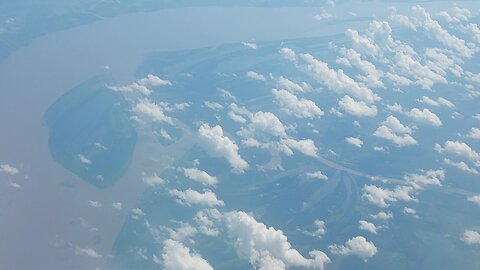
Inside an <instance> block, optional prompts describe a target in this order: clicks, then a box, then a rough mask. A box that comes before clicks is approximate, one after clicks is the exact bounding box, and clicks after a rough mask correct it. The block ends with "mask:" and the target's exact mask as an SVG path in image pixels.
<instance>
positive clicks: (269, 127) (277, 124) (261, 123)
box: [250, 111, 287, 137]
mask: <svg viewBox="0 0 480 270" xmlns="http://www.w3.org/2000/svg"><path fill="white" fill-rule="evenodd" d="M250 121H251V122H252V123H251V125H250V128H251V129H252V131H253V132H255V131H262V132H265V133H268V134H270V135H273V136H278V137H287V133H286V131H285V127H284V126H283V124H282V122H281V121H280V119H278V117H277V116H276V115H274V114H273V113H270V112H262V111H260V112H256V113H255V114H253V116H252V118H251V119H250Z"/></svg>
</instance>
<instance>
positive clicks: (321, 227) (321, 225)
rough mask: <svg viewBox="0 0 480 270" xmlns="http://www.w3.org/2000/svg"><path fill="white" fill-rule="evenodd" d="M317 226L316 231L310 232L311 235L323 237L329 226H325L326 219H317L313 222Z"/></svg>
mask: <svg viewBox="0 0 480 270" xmlns="http://www.w3.org/2000/svg"><path fill="white" fill-rule="evenodd" d="M313 225H314V226H315V231H313V232H310V233H308V234H309V235H310V236H313V237H317V238H322V236H324V235H325V234H326V233H327V228H326V227H325V221H323V220H320V219H316V220H315V221H314V222H313Z"/></svg>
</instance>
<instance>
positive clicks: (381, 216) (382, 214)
mask: <svg viewBox="0 0 480 270" xmlns="http://www.w3.org/2000/svg"><path fill="white" fill-rule="evenodd" d="M370 216H371V217H372V218H374V219H379V220H389V219H392V218H393V214H392V213H391V212H384V211H380V212H378V213H377V214H375V215H370Z"/></svg>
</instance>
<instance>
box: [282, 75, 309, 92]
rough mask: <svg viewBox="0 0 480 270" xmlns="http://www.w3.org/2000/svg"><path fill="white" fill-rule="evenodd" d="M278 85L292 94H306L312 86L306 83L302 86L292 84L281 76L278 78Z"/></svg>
mask: <svg viewBox="0 0 480 270" xmlns="http://www.w3.org/2000/svg"><path fill="white" fill-rule="evenodd" d="M278 85H279V86H280V88H283V89H286V90H288V91H290V92H292V93H293V92H305V91H306V90H309V89H310V85H308V84H307V83H306V82H302V83H301V85H300V84H298V83H295V82H292V81H291V80H289V79H287V78H285V77H283V76H280V78H278Z"/></svg>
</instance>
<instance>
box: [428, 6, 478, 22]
mask: <svg viewBox="0 0 480 270" xmlns="http://www.w3.org/2000/svg"><path fill="white" fill-rule="evenodd" d="M437 15H438V16H439V17H441V18H443V19H444V20H445V21H447V22H449V23H452V22H454V23H459V22H462V21H465V22H466V21H469V20H470V18H471V17H472V13H471V12H470V10H468V9H466V8H459V7H457V6H454V7H453V10H452V13H451V15H450V14H449V13H448V12H446V11H441V12H439V13H437Z"/></svg>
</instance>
